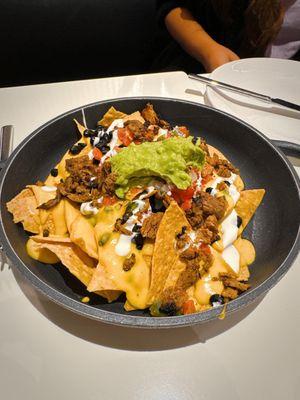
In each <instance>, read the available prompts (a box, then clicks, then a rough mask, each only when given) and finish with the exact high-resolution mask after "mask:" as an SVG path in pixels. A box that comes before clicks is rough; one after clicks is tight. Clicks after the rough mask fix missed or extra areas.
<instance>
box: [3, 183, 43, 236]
mask: <svg viewBox="0 0 300 400" xmlns="http://www.w3.org/2000/svg"><path fill="white" fill-rule="evenodd" d="M6 206H7V209H8V211H9V212H10V213H12V214H13V220H14V223H15V224H17V223H18V222H21V223H22V224H23V227H24V229H25V230H26V231H29V232H32V233H39V232H40V225H41V221H40V213H39V210H38V209H37V201H36V198H35V196H34V194H33V192H32V190H31V189H28V188H27V189H24V190H22V191H21V192H20V193H19V194H17V196H15V197H14V198H13V199H12V200H11V201H9V202H8V203H7V204H6Z"/></svg>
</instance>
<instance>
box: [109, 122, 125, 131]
mask: <svg viewBox="0 0 300 400" xmlns="http://www.w3.org/2000/svg"><path fill="white" fill-rule="evenodd" d="M123 127H124V122H123V120H122V119H115V120H114V121H113V122H112V123H111V124H110V126H109V127H108V128H107V131H106V132H110V131H113V130H114V129H115V128H123Z"/></svg>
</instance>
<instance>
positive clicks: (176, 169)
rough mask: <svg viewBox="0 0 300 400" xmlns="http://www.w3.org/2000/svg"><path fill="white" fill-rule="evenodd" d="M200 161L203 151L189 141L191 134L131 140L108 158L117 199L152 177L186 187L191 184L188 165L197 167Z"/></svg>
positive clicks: (199, 167)
mask: <svg viewBox="0 0 300 400" xmlns="http://www.w3.org/2000/svg"><path fill="white" fill-rule="evenodd" d="M204 161H205V154H204V152H203V151H202V150H201V149H200V148H199V147H198V146H195V145H194V144H193V143H192V138H191V137H189V138H183V137H176V138H170V139H166V140H162V141H159V142H145V143H142V144H140V145H135V144H134V143H132V144H131V145H130V146H128V147H127V148H124V149H123V150H122V151H121V152H120V153H118V154H117V155H115V156H114V157H112V158H111V160H110V162H111V167H112V172H113V173H114V174H116V176H117V179H116V185H117V189H116V194H117V196H119V197H121V198H122V197H124V194H125V193H126V192H127V191H128V189H129V188H131V187H133V186H138V185H142V186H143V185H144V184H145V183H147V181H148V182H149V181H150V180H151V179H152V178H153V177H159V178H162V179H164V180H165V181H166V182H168V183H172V184H174V185H175V186H176V187H177V188H178V189H187V188H188V187H189V186H190V184H191V177H190V175H189V174H188V172H187V169H188V167H189V166H194V167H197V168H198V169H201V168H202V166H203V164H204Z"/></svg>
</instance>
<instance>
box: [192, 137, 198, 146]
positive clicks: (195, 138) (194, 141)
mask: <svg viewBox="0 0 300 400" xmlns="http://www.w3.org/2000/svg"><path fill="white" fill-rule="evenodd" d="M197 140H198V138H197V137H195V136H193V139H192V143H193V144H196V143H197Z"/></svg>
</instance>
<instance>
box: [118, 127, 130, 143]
mask: <svg viewBox="0 0 300 400" xmlns="http://www.w3.org/2000/svg"><path fill="white" fill-rule="evenodd" d="M118 138H119V140H120V141H121V142H122V143H123V144H124V146H129V145H130V143H131V142H132V140H133V133H132V132H131V131H130V129H128V128H127V127H125V128H119V129H118Z"/></svg>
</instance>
